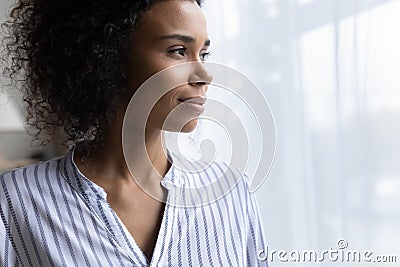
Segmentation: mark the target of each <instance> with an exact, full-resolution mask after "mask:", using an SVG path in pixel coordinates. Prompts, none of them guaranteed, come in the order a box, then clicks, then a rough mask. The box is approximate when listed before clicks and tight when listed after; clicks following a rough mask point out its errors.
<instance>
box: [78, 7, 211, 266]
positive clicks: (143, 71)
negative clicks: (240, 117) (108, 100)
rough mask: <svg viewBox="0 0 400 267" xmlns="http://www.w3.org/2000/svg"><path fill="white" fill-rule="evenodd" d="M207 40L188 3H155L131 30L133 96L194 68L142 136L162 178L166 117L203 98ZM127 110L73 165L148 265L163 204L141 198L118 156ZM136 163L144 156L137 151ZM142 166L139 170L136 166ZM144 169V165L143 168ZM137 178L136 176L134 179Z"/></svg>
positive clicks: (156, 184)
mask: <svg viewBox="0 0 400 267" xmlns="http://www.w3.org/2000/svg"><path fill="white" fill-rule="evenodd" d="M208 46H209V38H208V33H207V24H206V20H205V17H204V15H203V13H202V11H201V9H200V7H199V6H198V5H197V4H196V3H195V2H192V1H188V0H167V1H159V2H157V3H156V4H155V5H154V6H153V7H152V8H151V9H150V10H148V11H146V12H145V13H144V14H143V16H142V19H141V20H140V23H139V25H138V26H137V27H136V28H135V29H134V35H133V38H132V43H131V47H130V51H129V54H130V57H129V62H128V64H127V68H128V70H129V73H130V74H129V76H128V78H129V81H130V88H132V93H133V92H134V91H135V90H136V89H137V88H138V87H139V86H140V85H141V84H142V83H143V82H144V81H145V80H146V79H148V78H149V77H151V76H152V75H153V74H155V73H157V72H159V71H161V70H163V69H165V68H168V67H171V66H175V65H178V64H181V63H187V62H195V63H198V64H197V65H196V66H197V67H196V70H195V71H193V72H192V73H190V74H188V75H187V76H186V77H181V78H183V79H185V80H186V81H187V82H186V83H185V84H184V85H182V86H179V87H177V88H174V89H173V90H171V91H169V92H168V93H167V94H165V95H164V96H163V97H162V98H161V99H160V100H159V101H158V102H157V104H156V105H155V106H154V108H153V110H152V112H151V113H150V115H149V119H148V121H147V124H146V131H145V144H146V149H147V154H148V156H149V158H150V160H151V162H152V164H153V166H154V168H155V170H156V171H157V172H158V174H160V175H161V176H165V174H166V173H167V172H168V170H169V168H170V167H171V164H170V162H169V161H168V159H167V157H166V154H165V153H164V151H163V146H162V141H163V130H162V125H163V122H164V120H165V118H166V116H167V115H168V114H169V113H170V112H171V111H172V110H173V109H174V108H176V107H177V106H178V105H180V104H182V99H187V98H190V97H205V96H206V92H207V87H208V84H209V83H210V82H211V79H212V78H211V76H210V75H209V74H208V73H207V72H206V71H205V70H204V69H203V67H202V61H204V57H205V55H206V54H207V49H208ZM126 104H127V103H124V104H123V105H121V107H120V109H119V110H118V111H117V118H116V120H115V121H114V123H112V124H111V125H110V126H109V127H108V130H107V133H106V140H105V144H104V146H103V147H102V148H101V149H100V150H99V151H98V152H97V153H95V154H93V155H92V156H90V157H89V158H88V159H87V160H85V161H82V157H81V156H80V155H79V154H76V155H75V159H74V160H75V162H76V164H77V166H78V168H79V169H80V171H81V172H82V173H83V174H84V175H85V176H86V177H88V178H89V179H91V180H92V181H93V182H95V183H96V184H98V185H99V186H101V187H102V188H104V190H105V191H106V192H107V200H108V202H109V203H110V205H111V207H112V208H113V209H114V211H115V212H116V213H117V215H118V216H119V218H120V219H121V220H122V222H123V223H124V224H125V226H126V227H127V229H128V230H129V232H130V233H131V235H132V236H133V238H134V239H135V241H136V243H137V244H138V245H139V247H140V248H141V250H142V251H143V253H144V254H145V255H146V257H147V258H148V259H151V258H152V254H153V250H154V247H155V244H156V241H157V237H158V232H159V228H160V225H161V221H162V215H163V211H164V208H165V204H164V203H163V202H160V201H158V200H156V199H154V198H152V197H151V196H150V195H149V194H147V193H146V192H144V190H143V189H142V188H141V186H139V185H138V184H137V182H136V181H135V180H134V179H132V178H134V177H132V175H131V173H130V172H129V170H128V168H127V166H126V162H125V159H124V155H123V150H122V123H123V117H124V113H125V109H126ZM196 125H197V119H193V120H191V121H190V122H188V123H186V124H185V125H184V127H183V128H182V129H181V131H183V132H190V131H192V130H193V129H194V128H195V127H196ZM136 154H137V159H138V160H140V159H143V158H144V157H147V155H143V154H142V152H140V151H137V153H136ZM140 166H142V165H140ZM143 166H145V165H143ZM143 168H144V169H141V170H138V173H140V174H141V175H145V177H147V178H146V179H147V180H148V183H149V184H150V186H151V187H153V188H155V190H158V191H160V192H164V193H165V191H164V190H165V189H164V188H162V186H161V185H160V179H159V178H157V177H159V176H155V175H152V173H153V172H154V169H153V168H149V169H146V167H143ZM133 175H136V172H135V173H134V174H133Z"/></svg>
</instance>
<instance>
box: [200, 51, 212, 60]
mask: <svg viewBox="0 0 400 267" xmlns="http://www.w3.org/2000/svg"><path fill="white" fill-rule="evenodd" d="M210 56H211V52H203V53H201V54H200V59H201V61H206V60H207V59H208V58H209V57H210Z"/></svg>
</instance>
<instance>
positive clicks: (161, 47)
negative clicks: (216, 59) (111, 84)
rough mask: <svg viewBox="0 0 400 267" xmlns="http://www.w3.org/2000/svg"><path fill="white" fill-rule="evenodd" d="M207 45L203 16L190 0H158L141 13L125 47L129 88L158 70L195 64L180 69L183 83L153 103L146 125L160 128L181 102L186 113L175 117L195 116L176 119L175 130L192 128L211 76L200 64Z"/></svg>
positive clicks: (201, 108)
mask: <svg viewBox="0 0 400 267" xmlns="http://www.w3.org/2000/svg"><path fill="white" fill-rule="evenodd" d="M209 45H210V41H209V38H208V34H207V24H206V20H205V17H204V15H203V13H202V11H201V9H200V7H199V6H198V5H197V3H196V2H194V1H189V0H167V1H158V2H157V3H156V4H155V5H154V6H153V7H152V8H151V9H150V10H148V11H146V12H145V13H143V15H142V16H141V19H140V22H139V25H138V26H137V27H136V28H135V29H134V34H133V38H132V44H131V46H130V47H129V49H130V51H129V52H130V62H129V64H128V65H129V82H130V86H131V88H133V90H136V89H138V88H139V86H140V85H141V84H142V83H143V82H144V81H146V80H147V79H148V78H149V77H151V76H152V75H154V74H156V73H158V72H159V71H161V70H164V69H166V68H169V67H172V66H175V65H179V64H182V63H189V62H194V63H195V64H196V71H195V72H192V73H190V74H189V73H186V74H185V72H182V73H183V74H182V75H186V76H187V77H180V80H182V79H184V81H185V84H183V85H181V86H179V87H176V88H174V89H172V90H170V91H168V92H167V93H166V94H165V95H164V96H162V97H161V98H160V100H159V101H158V102H157V103H156V104H155V106H154V108H153V109H152V111H151V113H150V114H149V118H148V121H147V124H146V127H147V128H149V127H150V128H155V129H162V127H163V123H164V121H165V119H166V118H167V116H168V114H169V113H171V111H172V110H173V109H174V108H176V107H178V106H179V105H181V104H182V106H180V107H183V109H182V110H183V111H185V113H186V114H188V116H186V117H185V116H183V117H181V116H176V117H179V119H177V118H174V119H176V120H183V118H189V117H190V118H195V119H192V120H190V121H189V122H187V123H186V120H185V123H182V122H176V123H177V124H178V125H179V123H181V125H182V126H183V128H182V129H176V130H178V131H183V132H190V131H192V130H193V129H194V128H195V127H196V125H197V117H198V116H199V115H200V114H201V113H202V111H203V109H204V107H203V104H204V100H205V97H206V92H207V87H208V83H210V82H211V79H212V78H211V76H210V75H209V74H208V73H207V72H206V71H205V70H204V68H203V67H204V66H202V62H203V61H204V60H205V58H206V57H207V55H208V47H209ZM199 80H200V81H203V82H198V81H199ZM154 90H157V88H154ZM189 102H190V104H189ZM178 113H179V112H178ZM181 113H182V112H181Z"/></svg>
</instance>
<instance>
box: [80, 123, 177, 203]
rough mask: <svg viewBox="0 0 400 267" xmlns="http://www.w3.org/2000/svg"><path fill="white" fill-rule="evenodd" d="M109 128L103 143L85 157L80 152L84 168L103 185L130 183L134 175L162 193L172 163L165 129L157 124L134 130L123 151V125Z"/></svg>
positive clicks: (155, 192) (154, 191)
mask: <svg viewBox="0 0 400 267" xmlns="http://www.w3.org/2000/svg"><path fill="white" fill-rule="evenodd" d="M116 125H122V123H120V124H119V123H116ZM110 129H113V130H111V131H109V132H107V134H106V138H105V142H104V145H103V146H102V147H101V148H100V149H98V150H97V151H96V152H95V153H93V154H91V155H90V156H89V157H88V158H87V160H85V161H82V157H81V155H79V154H77V155H76V158H75V162H76V163H77V165H78V167H79V169H80V170H81V172H82V173H83V174H84V175H85V176H86V177H88V178H89V179H91V180H92V181H94V182H96V183H97V184H99V185H101V186H103V187H105V186H107V185H110V186H114V185H116V184H121V183H122V184H124V183H126V182H128V183H130V182H132V181H133V180H132V178H134V179H135V181H136V182H137V183H138V184H139V185H140V186H141V187H142V188H143V189H145V190H146V191H150V193H154V194H156V195H158V194H162V191H163V190H161V189H160V180H161V179H162V177H164V176H165V174H166V173H167V172H168V170H169V168H170V166H171V165H170V163H169V161H168V158H167V156H166V153H165V152H164V146H163V132H162V131H161V130H159V129H154V128H147V129H146V131H145V133H140V132H139V131H137V132H135V131H131V132H130V133H129V144H128V145H125V147H124V148H125V155H124V151H123V146H122V129H120V127H110ZM143 139H144V140H143ZM125 156H126V157H125ZM127 163H128V164H127ZM128 165H129V167H128ZM157 192H158V193H157Z"/></svg>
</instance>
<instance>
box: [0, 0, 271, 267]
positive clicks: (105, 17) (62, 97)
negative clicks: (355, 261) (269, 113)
mask: <svg viewBox="0 0 400 267" xmlns="http://www.w3.org/2000/svg"><path fill="white" fill-rule="evenodd" d="M200 5H201V1H200V0H197V1H194V0H162V1H161V0H159V1H149V0H143V1H123V0H119V1H118V0H107V1H106V0H93V1H89V0H88V1H82V0H69V1H67V0H58V1H47V0H20V1H19V2H18V3H17V6H16V7H15V8H14V9H13V10H12V12H11V19H10V20H9V21H8V22H7V23H6V24H5V26H6V28H7V29H8V30H9V33H10V36H9V37H8V39H6V41H7V42H8V46H7V48H8V53H9V55H10V56H11V57H12V59H13V60H12V64H11V66H10V68H8V72H9V73H10V75H11V77H13V78H14V80H17V79H18V75H23V77H24V78H23V82H22V83H21V84H20V86H22V88H23V89H24V90H25V91H24V93H25V101H26V102H27V104H28V106H27V110H28V123H29V124H31V125H34V126H36V128H37V129H38V136H39V135H42V134H47V136H49V137H52V136H53V135H54V133H55V130H56V129H57V128H58V127H63V129H64V130H65V132H66V134H67V141H69V142H70V143H72V144H73V145H74V146H73V148H72V149H71V150H70V152H69V153H68V154H67V155H66V156H65V157H62V158H60V159H55V160H51V161H48V162H43V163H40V164H37V165H32V166H29V167H26V168H21V169H16V170H13V171H11V172H9V173H7V174H4V175H3V176H1V179H0V182H1V185H0V215H1V221H0V240H2V241H0V262H1V264H2V265H3V266H259V265H260V266H262V265H264V266H266V265H267V262H266V261H260V260H258V259H257V254H258V253H257V251H259V250H262V249H264V241H263V235H262V228H261V223H260V218H259V214H258V208H257V204H256V201H255V199H254V195H252V194H250V193H249V190H248V187H247V183H246V180H245V179H240V181H239V182H238V183H236V184H235V186H234V187H233V189H232V190H231V191H230V192H229V193H228V194H225V195H224V196H223V197H222V198H219V199H218V200H217V201H214V202H212V203H209V204H206V205H201V206H196V207H190V208H189V207H185V206H180V207H179V206H177V205H172V204H171V203H169V202H168V201H167V202H166V203H164V202H163V201H159V200H157V199H155V198H153V197H152V196H150V195H149V194H147V193H146V192H145V191H144V190H142V187H141V185H140V184H138V183H137V182H136V180H135V179H133V178H135V176H139V175H138V173H140V174H141V175H143V174H148V176H146V177H145V178H144V179H147V180H146V181H148V182H149V183H150V184H152V185H153V187H155V189H156V190H157V189H159V191H160V192H165V194H166V195H167V198H168V197H170V196H169V194H172V193H170V192H171V191H169V187H168V186H167V185H168V184H174V183H175V182H177V180H179V179H181V180H182V179H183V180H185V179H187V180H188V181H189V180H190V179H194V178H195V176H193V175H192V176H191V174H185V173H183V174H182V173H181V175H180V176H179V177H180V178H179V177H178V176H177V170H176V168H174V162H173V161H172V162H170V161H171V160H170V158H169V157H168V156H166V154H165V153H164V151H163V144H162V141H163V138H162V136H163V122H164V120H165V119H166V117H167V115H168V114H169V113H170V112H171V111H172V110H173V109H175V108H176V107H177V106H179V105H185V104H188V105H187V108H188V110H190V112H192V113H193V114H194V113H195V112H194V110H201V108H202V105H203V104H204V100H205V97H206V92H207V88H208V84H209V83H210V82H211V79H212V78H211V76H210V74H208V73H207V71H206V70H205V69H204V68H202V67H201V62H203V61H204V60H205V59H206V57H207V55H208V54H209V52H208V48H209V45H210V41H209V39H208V35H207V26H206V21H205V18H204V15H203V14H202V11H201V9H200ZM181 63H194V64H196V70H195V71H193V72H192V73H190V74H188V75H187V77H184V78H185V79H186V80H187V83H186V84H184V85H181V86H178V87H176V88H174V89H173V90H171V91H168V92H167V93H166V94H165V95H163V96H162V98H160V100H159V101H158V102H157V103H156V105H155V106H154V108H153V109H152V111H151V113H150V114H149V118H148V120H147V121H146V131H145V146H146V150H147V151H146V152H147V155H148V157H149V159H150V161H151V163H152V168H154V170H156V172H157V173H158V174H159V175H160V176H161V177H162V179H161V180H157V178H154V177H157V176H154V175H152V174H153V170H152V169H147V168H148V166H147V165H143V167H142V168H141V169H138V170H137V172H135V171H133V172H131V171H130V170H129V168H128V166H127V162H126V161H125V158H124V153H123V147H122V127H123V122H124V115H125V110H126V108H127V106H128V103H129V100H130V99H131V98H132V95H134V93H135V91H136V90H138V88H139V87H140V85H141V84H143V82H144V81H146V80H147V79H148V78H149V77H151V76H152V75H154V74H156V73H158V72H159V71H162V70H164V69H167V68H169V67H173V66H178V65H179V64H181ZM20 80H21V79H20ZM136 104H137V103H136ZM193 105H196V106H195V107H194V106H193ZM198 115H199V114H198ZM196 125H197V119H196V117H195V116H193V119H192V120H190V121H188V122H185V123H184V124H183V125H182V126H183V127H182V130H181V131H185V132H190V131H192V130H193V129H194V128H195V127H196ZM132 149H135V148H132ZM131 152H132V151H131ZM133 152H136V151H133ZM140 153H141V152H140V150H138V151H137V153H136V154H135V153H133V154H135V158H136V159H137V160H141V159H142V158H143V157H145V156H147V155H143V154H140ZM220 172H221V166H220V165H215V166H214V167H213V168H212V169H211V170H210V171H209V174H210V175H215V176H220V175H221V174H220ZM224 175H225V174H224ZM225 176H235V174H234V172H233V171H229V172H227V174H226V175H225ZM142 178H143V177H142ZM175 197H176V196H175Z"/></svg>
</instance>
